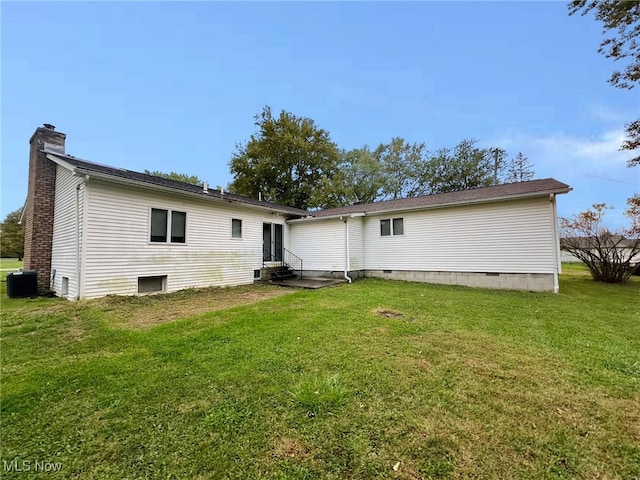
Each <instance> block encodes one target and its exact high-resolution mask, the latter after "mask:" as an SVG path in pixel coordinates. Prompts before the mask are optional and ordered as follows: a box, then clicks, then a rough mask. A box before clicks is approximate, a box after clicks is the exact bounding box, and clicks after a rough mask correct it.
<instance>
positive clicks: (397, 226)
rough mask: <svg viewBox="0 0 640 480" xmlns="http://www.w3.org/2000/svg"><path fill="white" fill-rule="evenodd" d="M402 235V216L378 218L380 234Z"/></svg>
mask: <svg viewBox="0 0 640 480" xmlns="http://www.w3.org/2000/svg"><path fill="white" fill-rule="evenodd" d="M391 235H404V218H402V217H400V218H393V219H391V218H385V219H382V220H380V236H382V237H389V236H391Z"/></svg>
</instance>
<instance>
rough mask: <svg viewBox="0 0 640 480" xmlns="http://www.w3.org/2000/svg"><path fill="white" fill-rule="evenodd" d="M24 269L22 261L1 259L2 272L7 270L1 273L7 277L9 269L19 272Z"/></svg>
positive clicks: (0, 267)
mask: <svg viewBox="0 0 640 480" xmlns="http://www.w3.org/2000/svg"><path fill="white" fill-rule="evenodd" d="M20 268H22V260H18V259H17V258H0V270H5V271H4V272H1V273H3V274H4V276H6V274H7V273H8V271H7V270H8V269H12V270H19V269H20Z"/></svg>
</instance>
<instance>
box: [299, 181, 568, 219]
mask: <svg viewBox="0 0 640 480" xmlns="http://www.w3.org/2000/svg"><path fill="white" fill-rule="evenodd" d="M571 190H572V188H571V187H567V188H562V189H554V190H543V191H537V192H528V193H521V194H516V195H503V196H500V197H492V198H483V199H476V200H460V201H457V202H446V203H440V204H437V205H421V206H414V207H399V208H398V207H396V208H388V209H383V210H375V211H371V212H364V211H360V212H358V211H356V212H348V213H336V214H335V215H323V216H319V217H313V216H309V217H304V218H295V219H291V220H287V223H302V222H313V221H320V220H335V219H343V218H345V217H363V216H367V217H372V216H379V215H387V214H391V213H407V212H416V211H424V210H439V209H443V208H452V207H463V206H471V205H482V204H487V203H499V202H508V201H513V200H526V199H531V198H538V197H549V196H550V195H560V194H565V193H569V192H570V191H571Z"/></svg>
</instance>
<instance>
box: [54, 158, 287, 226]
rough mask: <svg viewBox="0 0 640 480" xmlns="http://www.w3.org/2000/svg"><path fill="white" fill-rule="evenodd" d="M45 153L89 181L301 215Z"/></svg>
mask: <svg viewBox="0 0 640 480" xmlns="http://www.w3.org/2000/svg"><path fill="white" fill-rule="evenodd" d="M45 153H46V154H47V158H48V159H49V160H51V161H52V162H55V163H57V164H58V165H60V166H61V167H64V168H66V169H67V170H69V171H71V172H72V173H73V175H76V176H80V177H85V178H86V179H87V180H89V179H92V178H94V179H99V180H102V181H105V182H109V183H116V184H119V185H127V186H135V187H137V188H143V189H145V190H151V191H162V192H167V193H171V194H173V195H181V196H185V197H189V198H197V199H200V200H205V201H211V202H215V203H219V204H235V205H238V206H240V207H243V208H249V209H257V210H262V211H267V212H269V213H278V214H281V215H283V216H287V217H295V216H298V215H299V214H296V213H292V212H290V211H288V210H286V209H284V208H283V209H278V208H277V207H273V206H269V205H256V204H252V203H248V202H242V201H238V200H236V199H235V198H232V197H230V196H228V197H225V196H224V195H221V196H213V195H211V194H208V193H205V192H204V191H203V192H202V193H196V192H189V191H186V190H178V189H175V188H171V187H167V186H164V185H156V184H150V183H147V182H142V181H138V180H134V179H130V178H123V177H118V176H116V175H110V174H108V173H103V172H96V171H95V170H91V169H88V168H82V167H78V166H75V165H72V164H71V163H69V162H67V161H65V159H64V158H60V157H59V156H58V155H56V154H55V153H53V154H52V153H49V152H46V151H45Z"/></svg>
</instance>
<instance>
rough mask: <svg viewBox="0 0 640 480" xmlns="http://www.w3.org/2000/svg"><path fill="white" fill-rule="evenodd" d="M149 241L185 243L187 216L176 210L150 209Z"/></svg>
mask: <svg viewBox="0 0 640 480" xmlns="http://www.w3.org/2000/svg"><path fill="white" fill-rule="evenodd" d="M150 230H151V232H150V233H151V234H150V240H151V241H152V242H154V243H167V239H169V240H170V241H171V243H185V242H186V231H187V214H186V212H178V211H176V210H164V209H161V208H152V209H151V229H150Z"/></svg>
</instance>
